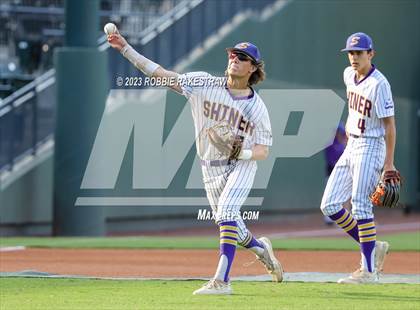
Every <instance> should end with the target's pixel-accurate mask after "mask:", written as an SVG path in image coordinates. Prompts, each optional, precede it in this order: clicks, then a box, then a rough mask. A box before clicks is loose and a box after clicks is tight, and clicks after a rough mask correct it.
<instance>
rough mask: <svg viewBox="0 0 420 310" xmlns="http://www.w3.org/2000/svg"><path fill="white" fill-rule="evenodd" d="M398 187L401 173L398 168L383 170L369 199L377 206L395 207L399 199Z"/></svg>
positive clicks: (399, 186) (399, 187)
mask: <svg viewBox="0 0 420 310" xmlns="http://www.w3.org/2000/svg"><path fill="white" fill-rule="evenodd" d="M400 189H401V175H400V173H399V172H398V170H390V171H384V172H383V173H382V175H381V179H380V180H379V183H378V185H377V186H376V188H375V191H374V192H373V193H372V194H371V195H370V196H369V199H370V201H372V203H373V204H374V205H375V206H377V207H387V208H395V207H397V206H398V201H399V199H400Z"/></svg>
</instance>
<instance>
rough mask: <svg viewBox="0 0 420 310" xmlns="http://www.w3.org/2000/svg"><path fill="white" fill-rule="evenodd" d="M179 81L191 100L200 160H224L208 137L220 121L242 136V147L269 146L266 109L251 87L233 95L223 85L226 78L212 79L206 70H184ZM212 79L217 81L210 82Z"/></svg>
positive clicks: (270, 143) (223, 156)
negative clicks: (238, 94)
mask: <svg viewBox="0 0 420 310" xmlns="http://www.w3.org/2000/svg"><path fill="white" fill-rule="evenodd" d="M179 81H180V85H181V88H182V90H183V95H184V96H186V97H187V98H188V100H189V102H190V103H191V110H192V115H193V120H194V126H195V134H196V147H197V154H198V156H199V157H200V158H201V159H204V160H221V159H227V156H226V155H223V154H221V153H220V152H219V151H218V150H217V149H216V148H215V147H214V146H213V145H212V144H211V143H210V142H209V139H208V136H207V129H208V128H210V127H212V126H214V125H216V124H220V123H223V122H224V123H228V124H229V125H230V126H231V128H232V130H233V132H234V134H236V135H241V136H243V137H244V142H243V148H244V149H250V148H251V147H252V146H253V145H254V144H263V145H272V133H271V124H270V119H269V116H268V111H267V108H266V106H265V104H264V102H263V101H262V99H261V97H260V96H259V95H258V94H257V93H256V92H254V91H253V90H252V94H251V95H249V96H247V97H234V96H233V95H232V94H231V92H230V91H229V89H227V88H226V79H225V78H215V77H213V76H211V75H210V74H209V73H206V72H191V73H186V74H183V75H181V76H180V77H179ZM213 81H218V83H219V84H218V85H216V84H211V83H212V82H213ZM206 83H207V84H206Z"/></svg>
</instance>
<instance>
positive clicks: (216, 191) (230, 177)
mask: <svg viewBox="0 0 420 310" xmlns="http://www.w3.org/2000/svg"><path fill="white" fill-rule="evenodd" d="M202 171H203V181H204V187H205V189H206V193H207V198H208V200H209V202H210V206H211V208H212V210H213V212H214V214H215V217H216V223H220V222H225V221H236V223H237V225H238V239H239V240H238V241H239V243H241V242H242V241H244V240H245V238H246V237H247V236H248V229H247V228H246V226H245V223H244V221H243V220H242V217H241V216H240V214H239V212H240V209H241V207H242V205H243V203H244V202H245V200H246V199H247V197H248V195H249V192H250V190H251V188H252V184H253V182H254V177H255V173H256V172H257V164H256V162H255V161H243V160H239V161H237V162H236V166H235V167H234V169H233V170H231V171H229V169H228V166H220V167H210V166H203V167H202Z"/></svg>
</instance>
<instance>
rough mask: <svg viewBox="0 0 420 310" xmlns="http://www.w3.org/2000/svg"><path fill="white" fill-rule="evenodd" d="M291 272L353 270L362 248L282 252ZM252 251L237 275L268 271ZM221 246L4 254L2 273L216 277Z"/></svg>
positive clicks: (413, 256)
mask: <svg viewBox="0 0 420 310" xmlns="http://www.w3.org/2000/svg"><path fill="white" fill-rule="evenodd" d="M276 255H277V257H278V258H279V259H280V260H281V262H282V264H283V267H284V269H285V271H286V272H352V271H354V270H355V269H356V267H357V265H358V262H359V255H360V254H359V253H358V252H356V251H354V252H353V251H351V252H350V251H277V252H276ZM253 260H254V256H253V255H252V253H250V252H248V251H245V250H240V251H238V252H237V256H236V257H235V262H234V265H233V268H232V273H231V276H245V275H261V274H264V273H265V270H264V268H263V267H262V265H261V264H260V263H259V262H255V263H254V264H252V265H250V266H247V267H245V266H244V265H246V264H247V263H249V262H251V261H253ZM217 261H218V251H217V250H150V249H149V250H117V249H112V250H105V249H26V250H22V251H12V252H3V253H0V272H15V271H22V270H36V271H42V272H48V273H54V274H61V275H64V274H66V275H85V276H98V277H211V276H212V275H213V273H214V270H215V267H216V265H217ZM384 271H385V273H397V274H420V253H419V252H391V253H390V254H389V255H388V257H387V260H386V264H385V270H384Z"/></svg>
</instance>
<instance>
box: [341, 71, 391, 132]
mask: <svg viewBox="0 0 420 310" xmlns="http://www.w3.org/2000/svg"><path fill="white" fill-rule="evenodd" d="M343 78H344V83H345V84H346V87H347V99H348V108H349V116H348V119H347V123H346V130H347V131H348V132H349V133H351V134H353V135H356V136H364V137H382V136H384V135H385V127H384V124H383V121H382V120H381V118H384V117H389V116H393V115H394V101H393V100H392V93H391V86H390V85H389V83H388V81H387V79H386V78H385V76H384V75H383V74H382V73H381V72H380V71H379V70H378V69H376V68H375V67H374V66H372V69H371V70H370V71H369V73H368V74H367V75H366V77H365V78H363V79H362V80H360V81H356V71H355V70H354V69H353V68H352V67H347V68H346V69H345V70H344V74H343Z"/></svg>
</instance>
